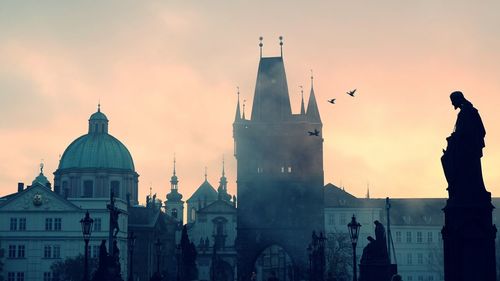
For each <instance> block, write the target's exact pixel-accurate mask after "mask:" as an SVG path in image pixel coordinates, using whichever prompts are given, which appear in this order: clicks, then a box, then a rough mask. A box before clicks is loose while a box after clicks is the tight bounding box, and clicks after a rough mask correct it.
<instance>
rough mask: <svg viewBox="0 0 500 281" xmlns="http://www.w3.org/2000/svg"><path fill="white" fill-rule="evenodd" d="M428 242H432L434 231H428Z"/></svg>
mask: <svg viewBox="0 0 500 281" xmlns="http://www.w3.org/2000/svg"><path fill="white" fill-rule="evenodd" d="M427 243H432V232H430V231H429V232H427Z"/></svg>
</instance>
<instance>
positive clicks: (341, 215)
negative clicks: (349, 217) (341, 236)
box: [340, 214, 346, 224]
mask: <svg viewBox="0 0 500 281" xmlns="http://www.w3.org/2000/svg"><path fill="white" fill-rule="evenodd" d="M345 223H346V222H345V214H340V224H345Z"/></svg>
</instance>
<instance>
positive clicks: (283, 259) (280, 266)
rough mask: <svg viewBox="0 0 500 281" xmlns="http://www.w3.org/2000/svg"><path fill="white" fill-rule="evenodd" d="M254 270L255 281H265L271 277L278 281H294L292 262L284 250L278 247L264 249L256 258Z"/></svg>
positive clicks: (272, 246)
mask: <svg viewBox="0 0 500 281" xmlns="http://www.w3.org/2000/svg"><path fill="white" fill-rule="evenodd" d="M254 268H255V272H256V275H257V279H256V281H267V280H268V279H269V278H270V277H271V276H273V275H274V276H276V278H278V280H279V281H293V280H294V274H295V272H294V266H293V261H292V259H291V258H290V256H289V255H288V253H287V252H286V251H285V249H283V248H282V247H281V246H278V245H271V246H269V247H267V248H265V249H264V250H263V251H262V252H261V253H260V255H259V256H258V257H257V259H256V261H255V264H254Z"/></svg>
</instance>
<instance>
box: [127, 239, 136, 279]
mask: <svg viewBox="0 0 500 281" xmlns="http://www.w3.org/2000/svg"><path fill="white" fill-rule="evenodd" d="M136 238H137V236H135V235H134V232H133V231H131V232H130V233H129V234H128V237H127V239H128V249H129V256H130V257H129V273H128V280H129V281H134V267H133V262H132V261H133V257H134V247H135V239H136Z"/></svg>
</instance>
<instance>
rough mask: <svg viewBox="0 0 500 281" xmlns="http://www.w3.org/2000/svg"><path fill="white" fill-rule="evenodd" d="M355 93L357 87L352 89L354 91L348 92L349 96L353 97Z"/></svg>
mask: <svg viewBox="0 0 500 281" xmlns="http://www.w3.org/2000/svg"><path fill="white" fill-rule="evenodd" d="M354 93H356V89H354V90H352V91H349V92H347V93H346V94H348V95H349V96H351V97H354Z"/></svg>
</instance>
